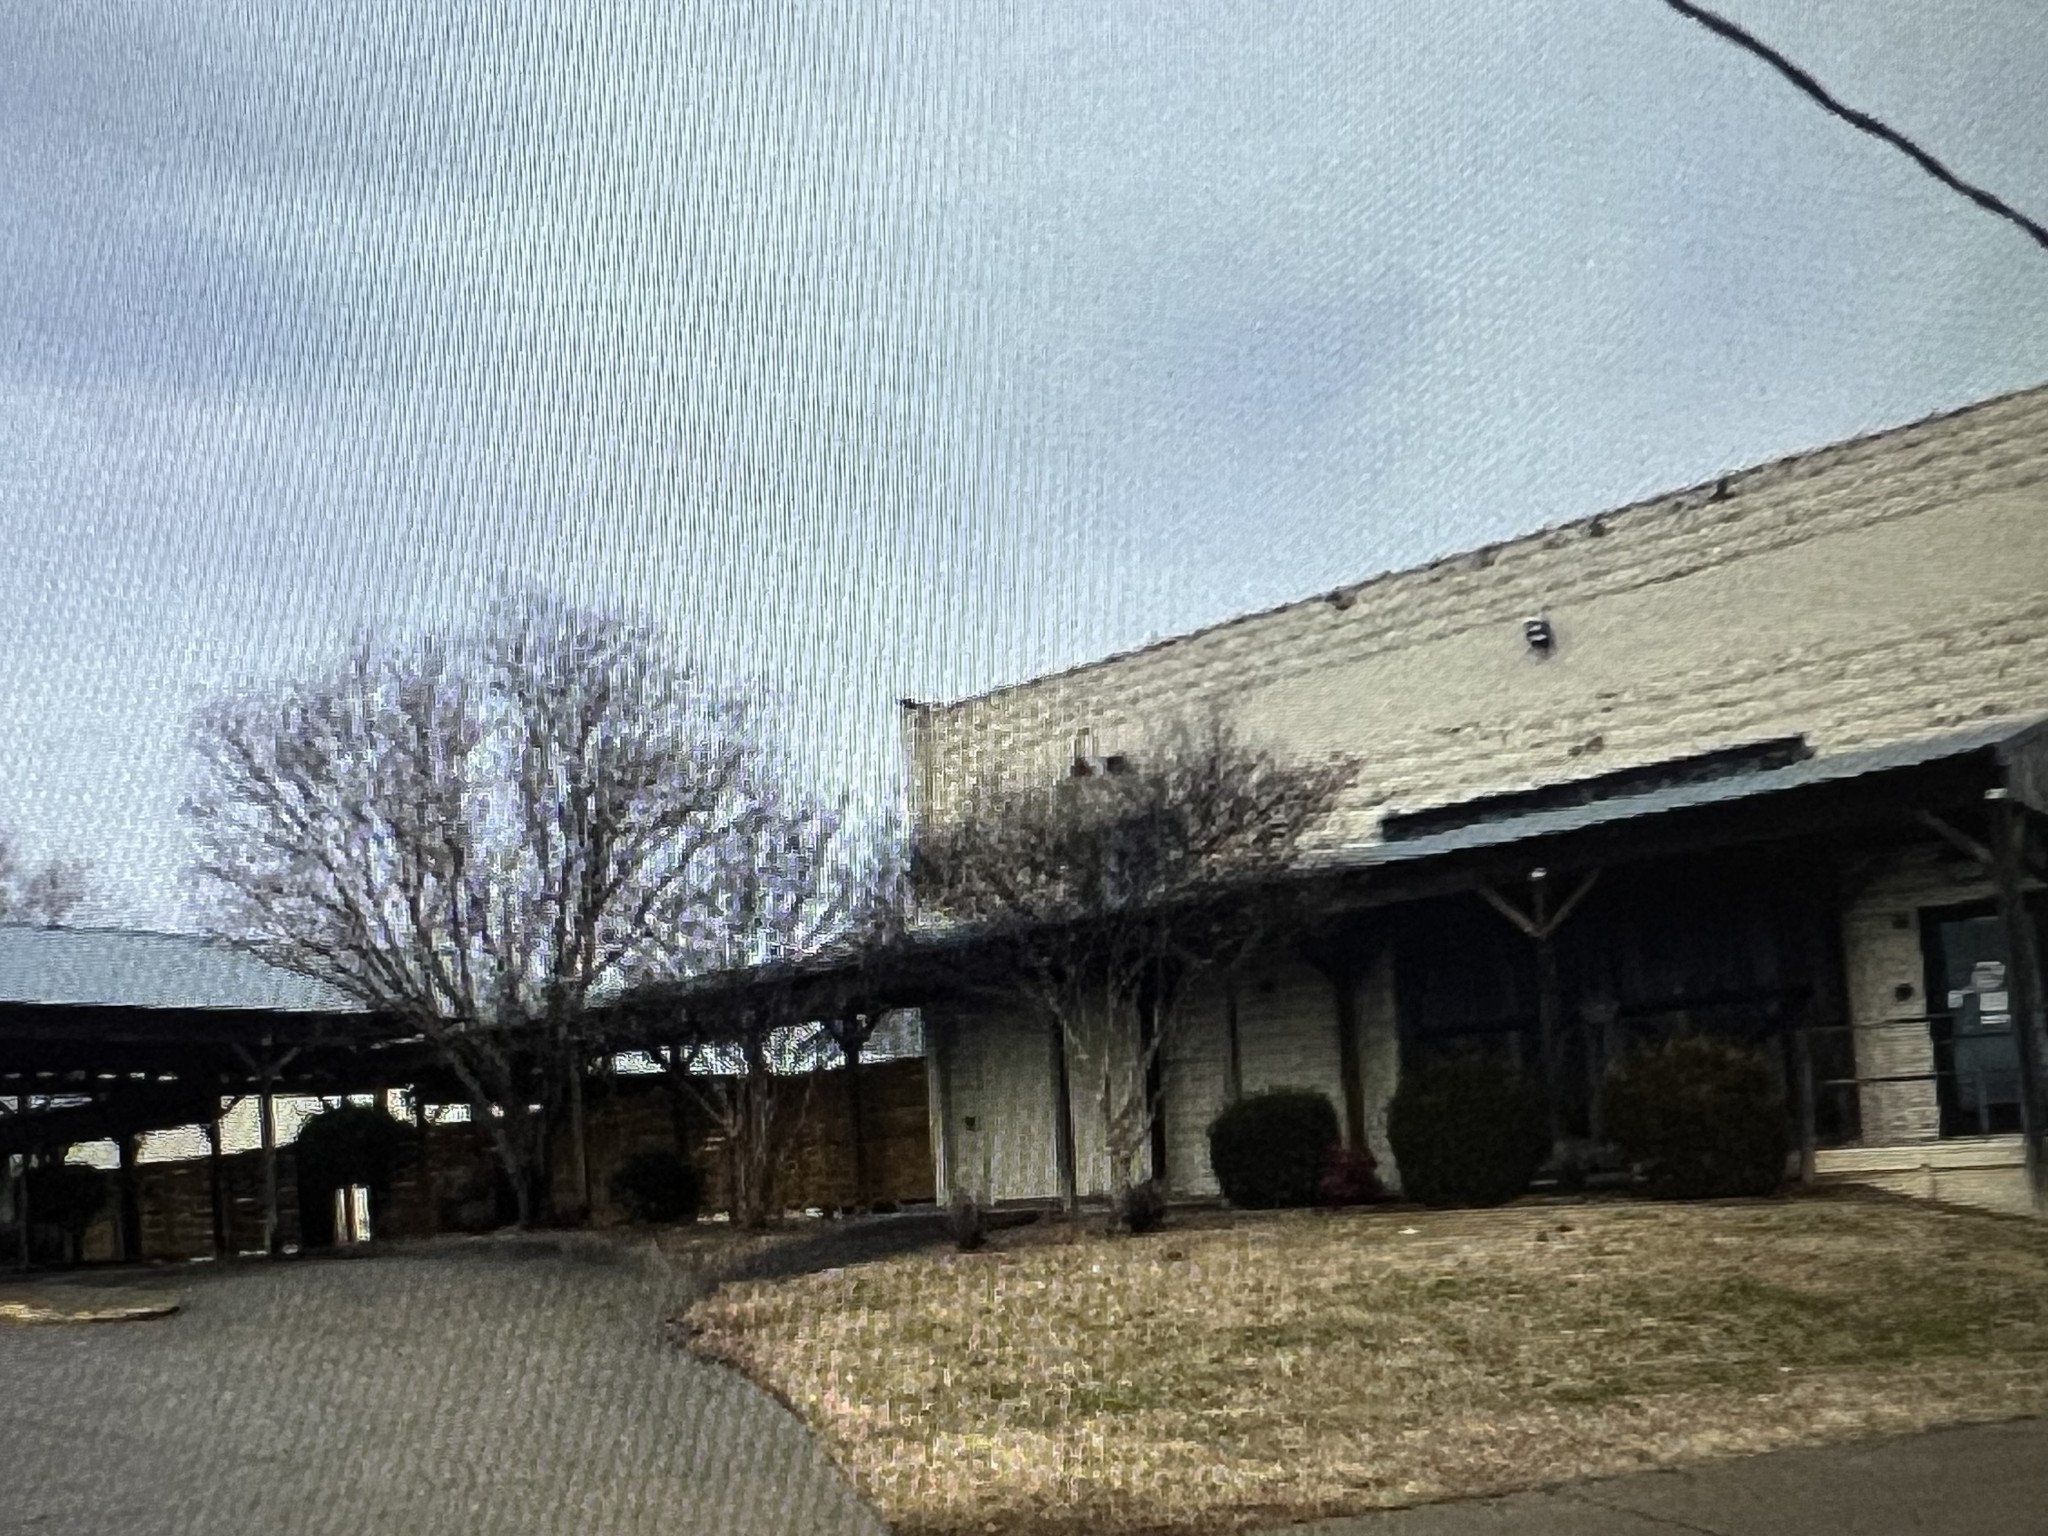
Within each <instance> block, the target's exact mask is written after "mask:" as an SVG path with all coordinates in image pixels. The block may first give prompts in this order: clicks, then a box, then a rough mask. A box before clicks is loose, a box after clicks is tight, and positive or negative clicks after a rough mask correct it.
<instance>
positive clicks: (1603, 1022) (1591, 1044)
mask: <svg viewBox="0 0 2048 1536" xmlns="http://www.w3.org/2000/svg"><path fill="white" fill-rule="evenodd" d="M1620 1014H1621V1009H1620V1008H1619V1006H1618V1005H1617V1004H1616V1003H1615V1002H1614V1001H1613V999H1611V998H1603V999H1601V1000H1599V1001H1597V1002H1592V1003H1588V1004H1586V1005H1585V1006H1584V1007H1583V1008H1581V1009H1580V1011H1579V1028H1580V1030H1581V1032H1582V1033H1583V1034H1584V1036H1585V1041H1586V1130H1587V1134H1588V1135H1589V1136H1590V1137H1591V1138H1592V1140H1593V1141H1594V1142H1595V1143H1596V1144H1598V1143H1601V1142H1605V1141H1606V1140H1607V1063H1608V1061H1609V1060H1610V1059H1611V1058H1612V1056H1613V1054H1614V1024H1615V1020H1616V1019H1617V1018H1619V1017H1620Z"/></svg>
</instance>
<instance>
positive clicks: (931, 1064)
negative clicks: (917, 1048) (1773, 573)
mask: <svg viewBox="0 0 2048 1536" xmlns="http://www.w3.org/2000/svg"><path fill="white" fill-rule="evenodd" d="M952 1034H953V1026H952V1024H951V1023H950V1022H949V1021H948V1020H946V1019H944V1018H939V1017H934V1016H932V1015H931V1014H927V1015H926V1016H925V1021H924V1070H925V1097H926V1100H927V1102H928V1103H929V1104H930V1105H931V1118H932V1122H933V1129H934V1130H935V1131H936V1132H937V1135H936V1136H935V1137H934V1141H935V1143H936V1144H935V1145H934V1146H933V1148H932V1152H933V1160H934V1161H935V1162H936V1163H937V1165H938V1166H937V1167H936V1168H934V1169H933V1170H932V1171H933V1173H934V1175H935V1176H936V1177H935V1181H934V1182H935V1183H936V1185H937V1188H936V1189H935V1190H934V1191H933V1193H934V1194H935V1195H936V1196H937V1198H938V1202H939V1205H940V1206H941V1207H942V1208H943V1207H945V1206H948V1205H950V1204H951V1203H952V1200H953V1194H954V1189H953V1185H954V1182H955V1180H956V1178H957V1177H958V1174H959V1169H958V1167H957V1166H956V1164H957V1162H958V1158H957V1157H956V1156H955V1153H954V1150H953V1069H952V1063H951V1062H950V1061H949V1060H948V1057H949V1054H950V1050H951V1041H952Z"/></svg>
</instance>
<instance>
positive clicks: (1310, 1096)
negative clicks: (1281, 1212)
mask: <svg viewBox="0 0 2048 1536" xmlns="http://www.w3.org/2000/svg"><path fill="white" fill-rule="evenodd" d="M1337 1139H1338V1138H1337V1111H1336V1110H1335V1109H1333V1108H1331V1107H1330V1101H1329V1100H1328V1099H1327V1098H1325V1097H1324V1096H1323V1095H1322V1094H1320V1093H1312V1092H1310V1091H1308V1090H1306V1089H1301V1088H1275V1089H1272V1090H1270V1091H1268V1092H1266V1093H1255V1094H1252V1095H1251V1096H1250V1097H1248V1098H1242V1099H1239V1100H1238V1101H1237V1102H1236V1103H1235V1104H1232V1105H1230V1106H1229V1107H1228V1108H1226V1109H1225V1110H1224V1111H1223V1113H1222V1114H1220V1115H1218V1116H1217V1117H1216V1118H1215V1120H1214V1121H1213V1122H1211V1124H1210V1126H1209V1167H1210V1169H1211V1170H1212V1171H1213V1172H1214V1173H1215V1175H1216V1183H1217V1186H1218V1187H1219V1188H1220V1189H1221V1190H1222V1191H1223V1198H1224V1199H1226V1200H1228V1201H1229V1202H1230V1203H1231V1204H1232V1205H1236V1206H1243V1207H1246V1208H1248V1209H1251V1210H1269V1209H1273V1208H1276V1207H1280V1206H1298V1205H1314V1204H1315V1203H1316V1197H1317V1195H1318V1194H1319V1193H1320V1188H1321V1184H1322V1178H1323V1170H1324V1168H1325V1166H1326V1165H1327V1164H1328V1162H1329V1158H1330V1148H1332V1147H1333V1146H1335V1145H1336V1144H1337Z"/></svg>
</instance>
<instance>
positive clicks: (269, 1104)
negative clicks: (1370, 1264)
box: [256, 1051, 283, 1259]
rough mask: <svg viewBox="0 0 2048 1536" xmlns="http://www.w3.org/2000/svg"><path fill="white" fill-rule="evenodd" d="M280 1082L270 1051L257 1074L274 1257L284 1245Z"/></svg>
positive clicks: (266, 1226) (268, 1236)
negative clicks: (279, 1173) (277, 1094)
mask: <svg viewBox="0 0 2048 1536" xmlns="http://www.w3.org/2000/svg"><path fill="white" fill-rule="evenodd" d="M276 1083H277V1069H276V1068H275V1067H274V1066H272V1065H271V1061H270V1057H269V1055H268V1054H267V1051H266V1054H265V1056H264V1058H263V1067H262V1070H261V1072H260V1073H259V1074H258V1077H257V1101H256V1119H257V1125H258V1130H259V1134H260V1135H261V1137H262V1146H263V1251H264V1252H265V1253H266V1254H268V1255H269V1256H270V1257H271V1258H273V1259H274V1258H276V1257H277V1256H278V1254H279V1252H280V1251H282V1249H283V1234H282V1233H281V1232H280V1231H279V1230H278V1214H277V1107H276V1099H275V1095H274V1094H273V1093H272V1092H271V1090H272V1088H274V1087H275V1086H276Z"/></svg>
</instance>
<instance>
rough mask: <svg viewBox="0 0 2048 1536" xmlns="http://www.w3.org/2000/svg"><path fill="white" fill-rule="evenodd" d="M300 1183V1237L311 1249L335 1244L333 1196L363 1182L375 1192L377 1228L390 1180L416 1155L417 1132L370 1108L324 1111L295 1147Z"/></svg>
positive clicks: (372, 1208) (373, 1205) (374, 1221)
mask: <svg viewBox="0 0 2048 1536" xmlns="http://www.w3.org/2000/svg"><path fill="white" fill-rule="evenodd" d="M291 1151H292V1163H293V1165H294V1166H295V1168H296V1169H297V1171H298V1180H299V1238H300V1241H301V1242H303V1243H304V1244H305V1245H306V1246H307V1247H309V1248H324V1247H326V1246H327V1245H328V1244H330V1243H332V1242H333V1241H334V1192H335V1191H336V1190H337V1189H351V1188H354V1187H355V1186H356V1185H358V1184H360V1185H362V1186H363V1187H365V1188H366V1189H368V1190H369V1191H370V1224H371V1226H372V1227H373V1228H374V1227H375V1226H376V1225H377V1223H378V1220H379V1218H380V1217H381V1216H382V1214H383V1211H384V1208H385V1204H386V1202H387V1201H389V1200H390V1198H391V1179H392V1176H393V1175H394V1174H395V1173H396V1172H397V1171H398V1168H399V1166H400V1165H401V1164H402V1163H404V1162H405V1161H406V1160H407V1159H409V1158H410V1157H411V1156H412V1155H413V1140H412V1133H411V1132H410V1131H408V1130H407V1129H406V1127H405V1126H404V1125H402V1124H400V1123H399V1122H398V1121H396V1120H394V1119H392V1118H391V1116H389V1115H387V1114H386V1113H385V1112H384V1111H383V1110H382V1109H379V1108H377V1107H376V1106H375V1105H371V1104H342V1105H340V1106H338V1107H334V1108H328V1109H323V1110H321V1111H320V1112H319V1113H318V1114H317V1115H314V1116H312V1117H311V1118H310V1119H308V1120H307V1121H306V1123H305V1124H304V1125H302V1126H300V1127H299V1135H298V1139H297V1140H296V1141H294V1142H293V1143H292V1148H291Z"/></svg>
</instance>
